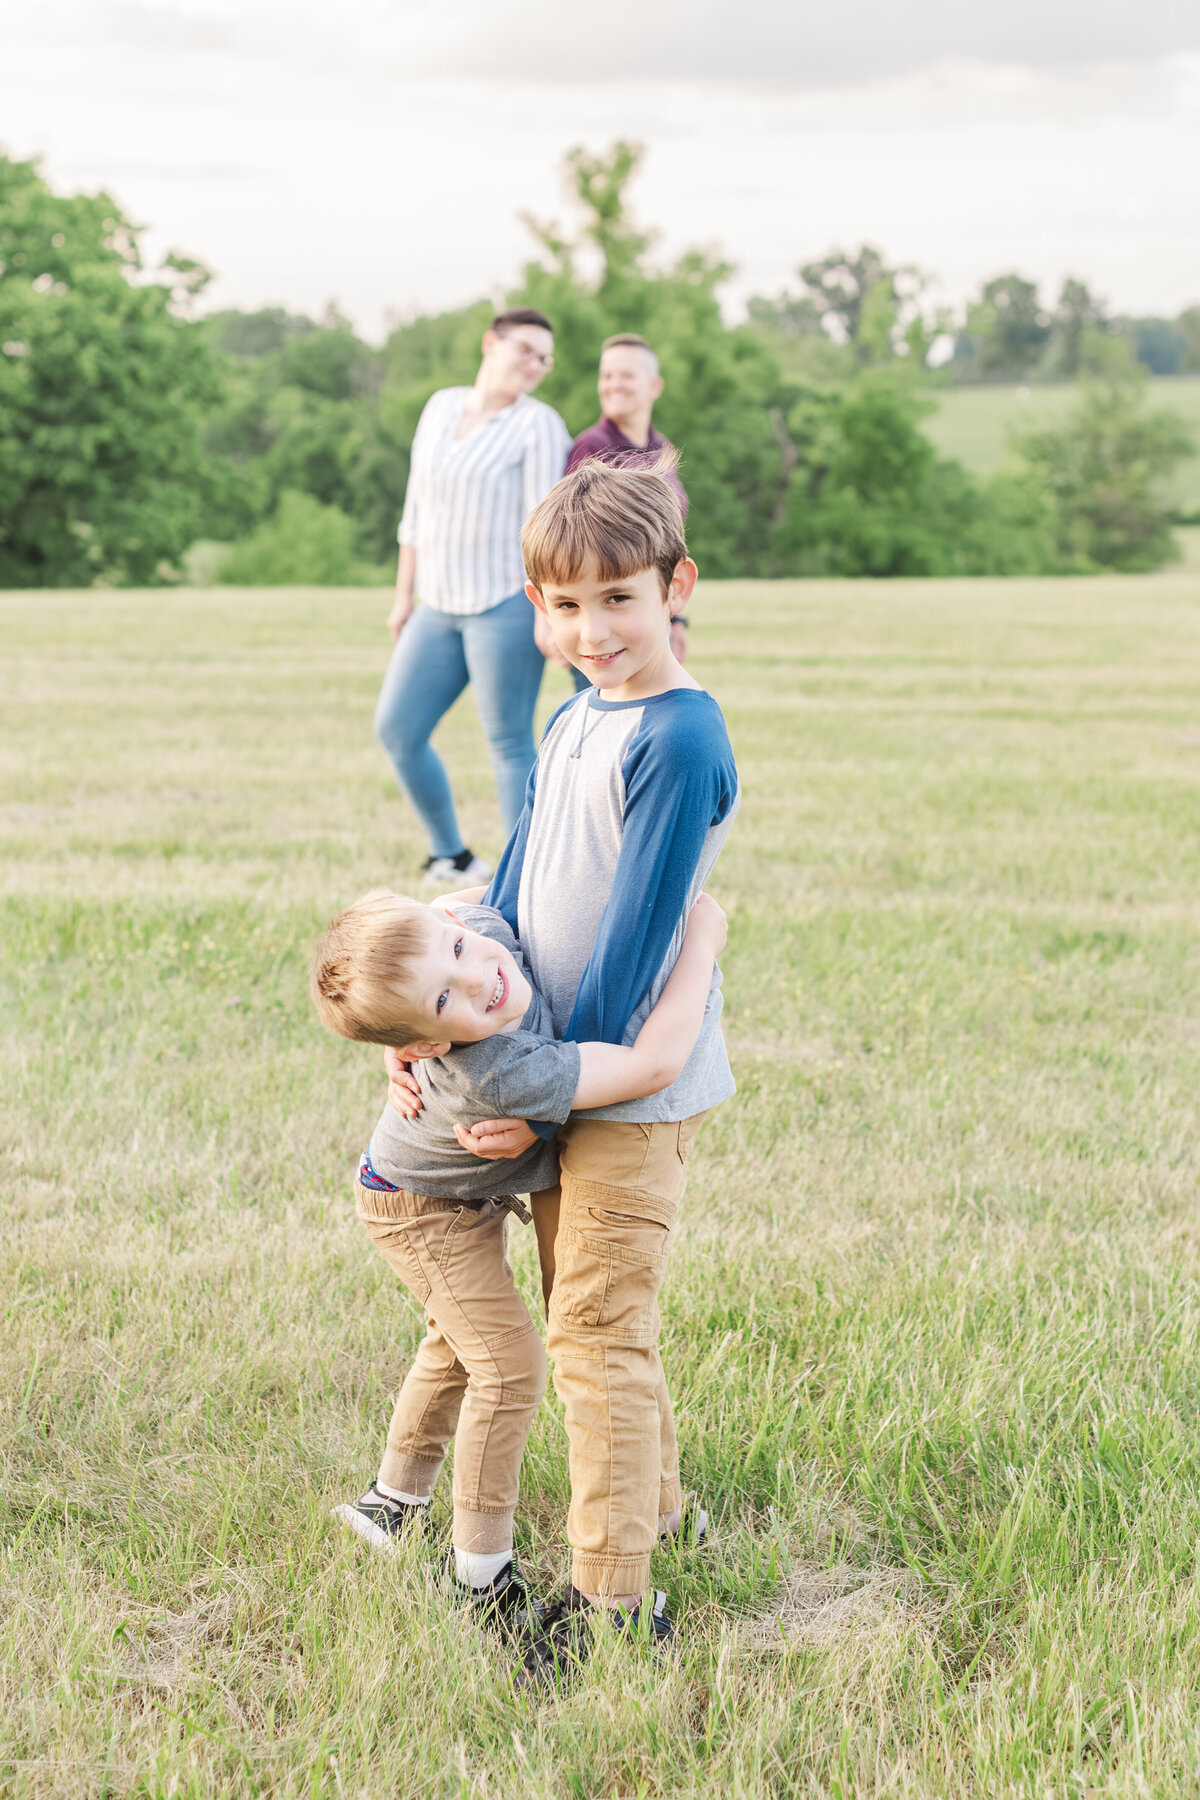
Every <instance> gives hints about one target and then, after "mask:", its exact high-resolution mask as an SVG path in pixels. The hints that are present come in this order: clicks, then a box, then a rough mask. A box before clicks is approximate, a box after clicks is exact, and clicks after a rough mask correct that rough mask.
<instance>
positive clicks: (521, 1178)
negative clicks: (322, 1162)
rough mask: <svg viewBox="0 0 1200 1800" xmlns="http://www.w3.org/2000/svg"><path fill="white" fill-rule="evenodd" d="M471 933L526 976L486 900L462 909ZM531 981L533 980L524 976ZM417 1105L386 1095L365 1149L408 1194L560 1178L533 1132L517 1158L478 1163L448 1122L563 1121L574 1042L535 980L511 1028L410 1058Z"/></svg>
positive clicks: (574, 1079)
mask: <svg viewBox="0 0 1200 1800" xmlns="http://www.w3.org/2000/svg"><path fill="white" fill-rule="evenodd" d="M455 912H456V916H457V917H458V918H460V919H461V920H462V922H463V924H464V925H465V926H467V928H468V929H469V930H471V931H477V932H479V934H480V936H481V937H486V938H491V939H492V940H493V942H495V943H497V944H503V946H504V948H505V949H506V950H508V951H510V952H511V954H512V955H513V957H514V958H515V959H516V962H517V966H518V968H519V969H520V971H521V973H522V975H524V976H525V978H526V980H529V979H530V978H529V968H528V965H527V964H526V962H525V958H524V956H523V955H522V953H521V946H520V944H519V943H518V942H517V940H516V938H515V937H514V936H513V933H512V931H511V930H510V929H509V927H508V925H506V924H505V922H504V919H503V918H502V917H501V915H500V914H499V913H498V912H494V911H493V910H492V908H491V907H490V906H460V907H457V908H456V909H455ZM530 986H531V987H533V983H532V981H530ZM416 1074H417V1079H418V1081H419V1082H420V1085H421V1098H422V1099H423V1100H424V1102H425V1105H424V1108H423V1109H422V1111H421V1112H419V1113H418V1114H417V1116H416V1118H415V1119H406V1118H404V1116H403V1115H402V1114H401V1113H398V1112H397V1111H396V1109H395V1107H394V1106H392V1105H391V1103H390V1102H389V1103H388V1105H387V1106H385V1107H384V1109H383V1115H382V1117H381V1118H380V1121H379V1123H378V1125H376V1127H375V1130H374V1132H373V1133H372V1135H371V1144H370V1148H369V1150H368V1152H367V1154H368V1155H369V1157H370V1158H371V1165H372V1167H373V1168H374V1169H375V1171H376V1173H377V1174H379V1175H382V1176H383V1179H384V1180H385V1181H390V1182H392V1183H393V1185H394V1186H396V1187H402V1188H407V1189H408V1190H409V1192H410V1193H414V1194H430V1195H432V1196H433V1198H434V1199H437V1200H488V1199H490V1198H491V1197H492V1195H493V1194H536V1193H538V1192H539V1191H540V1190H541V1189H542V1188H548V1187H554V1186H555V1184H556V1183H557V1181H558V1153H557V1151H556V1150H555V1148H554V1145H553V1142H549V1143H546V1142H543V1141H542V1140H541V1139H539V1140H538V1142H537V1143H536V1144H533V1145H531V1147H530V1148H529V1149H528V1150H523V1151H522V1153H521V1155H520V1156H514V1157H511V1158H507V1159H506V1160H505V1161H503V1162H485V1161H484V1159H483V1158H482V1157H480V1156H472V1155H471V1154H470V1152H469V1151H467V1150H464V1149H463V1148H462V1146H461V1145H460V1144H459V1142H458V1139H457V1138H456V1137H455V1135H454V1127H455V1126H456V1125H474V1124H475V1123H476V1122H477V1121H478V1120H479V1119H538V1120H543V1121H548V1122H551V1123H553V1124H556V1125H561V1124H562V1123H563V1122H564V1120H565V1119H567V1118H568V1116H569V1115H570V1111H571V1102H572V1100H573V1099H574V1098H575V1089H576V1088H577V1087H578V1085H579V1045H578V1044H562V1043H559V1042H558V1041H557V1040H556V1038H555V1036H554V1024H553V1021H552V1019H551V1017H550V1008H549V1007H548V1006H547V1005H546V1002H545V1001H544V1000H543V999H542V996H541V995H540V994H539V992H538V990H537V988H536V987H533V999H532V1000H531V1001H530V1003H529V1010H528V1012H527V1013H526V1014H525V1017H524V1018H523V1019H522V1020H521V1023H520V1025H519V1026H518V1027H517V1029H516V1031H501V1032H497V1034H496V1036H495V1037H490V1038H485V1039H484V1040H483V1042H482V1043H478V1044H456V1045H455V1047H454V1049H453V1050H451V1051H450V1052H449V1053H448V1054H447V1055H446V1056H437V1057H430V1058H429V1060H428V1061H426V1062H421V1063H417V1064H416Z"/></svg>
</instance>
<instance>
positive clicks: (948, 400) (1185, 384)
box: [925, 375, 1200, 512]
mask: <svg viewBox="0 0 1200 1800" xmlns="http://www.w3.org/2000/svg"><path fill="white" fill-rule="evenodd" d="M1074 393H1075V390H1074V388H1072V387H1070V386H1069V385H1067V384H1065V383H1064V384H1062V385H1061V386H1055V387H1037V386H1029V387H960V388H934V389H931V390H930V391H929V393H928V396H927V397H928V398H929V399H930V400H934V401H936V403H937V409H938V410H937V411H936V412H935V413H931V414H930V416H929V418H928V419H926V421H925V430H926V432H927V433H928V435H929V436H930V437H931V438H932V439H933V442H934V443H935V444H936V445H937V447H938V449H939V450H940V451H941V452H942V454H943V455H944V456H953V457H955V458H957V460H958V461H959V462H963V463H965V464H966V465H967V467H968V468H969V469H973V470H975V472H976V473H977V474H980V475H986V474H987V473H988V472H989V471H990V470H992V469H994V468H995V467H996V466H997V464H999V463H1001V462H1003V461H1004V458H1005V456H1006V455H1007V454H1008V435H1009V432H1010V431H1013V430H1024V429H1025V428H1026V427H1028V426H1031V425H1043V424H1048V425H1056V424H1058V423H1059V421H1060V420H1061V419H1062V417H1063V415H1064V413H1066V412H1067V410H1068V409H1069V407H1070V405H1071V401H1072V398H1073V396H1074ZM1149 397H1150V400H1151V402H1152V403H1153V404H1154V405H1155V406H1169V407H1172V408H1173V409H1174V410H1175V411H1176V412H1180V413H1182V414H1183V415H1184V417H1185V418H1186V419H1187V420H1189V422H1190V423H1191V425H1192V426H1193V428H1194V430H1195V435H1196V441H1197V443H1198V444H1200V376H1182V375H1180V376H1163V377H1159V378H1158V379H1156V380H1152V381H1151V382H1150V383H1149ZM1167 492H1168V495H1169V498H1170V500H1171V502H1172V504H1173V505H1175V506H1178V507H1180V508H1182V509H1185V510H1187V511H1189V512H1191V511H1193V510H1200V454H1197V455H1196V456H1194V457H1192V458H1190V460H1189V461H1188V462H1186V463H1184V464H1183V465H1182V466H1181V467H1180V468H1179V469H1178V470H1177V471H1176V473H1175V475H1174V477H1173V478H1172V480H1171V482H1170V484H1169V487H1168V490H1167Z"/></svg>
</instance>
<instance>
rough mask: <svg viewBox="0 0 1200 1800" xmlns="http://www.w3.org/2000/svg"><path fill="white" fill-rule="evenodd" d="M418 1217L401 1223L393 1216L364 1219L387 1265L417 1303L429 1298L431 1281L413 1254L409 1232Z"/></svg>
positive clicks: (372, 1239)
mask: <svg viewBox="0 0 1200 1800" xmlns="http://www.w3.org/2000/svg"><path fill="white" fill-rule="evenodd" d="M421 1223H422V1221H420V1220H416V1219H413V1220H409V1221H408V1222H407V1223H405V1224H401V1223H400V1222H399V1220H396V1219H386V1220H385V1219H364V1220H363V1224H364V1225H365V1226H366V1228H367V1235H368V1237H369V1238H370V1240H371V1242H372V1243H373V1244H374V1246H375V1248H376V1249H377V1250H378V1252H379V1254H380V1256H382V1257H383V1259H384V1261H385V1262H386V1263H387V1265H388V1267H389V1269H391V1270H392V1271H393V1273H394V1274H396V1275H398V1276H399V1277H400V1279H401V1281H402V1282H403V1283H404V1285H405V1287H406V1288H407V1289H408V1291H409V1293H410V1294H413V1295H414V1296H415V1297H416V1299H417V1300H419V1301H420V1303H421V1305H422V1306H424V1305H425V1302H426V1301H427V1300H428V1299H429V1295H430V1292H431V1287H432V1284H431V1282H430V1280H429V1277H428V1276H427V1275H426V1273H425V1270H424V1268H423V1266H422V1263H421V1258H420V1257H419V1256H418V1255H417V1251H416V1247H415V1245H414V1243H413V1238H412V1232H413V1228H414V1226H416V1227H418V1228H419V1226H420V1224H421Z"/></svg>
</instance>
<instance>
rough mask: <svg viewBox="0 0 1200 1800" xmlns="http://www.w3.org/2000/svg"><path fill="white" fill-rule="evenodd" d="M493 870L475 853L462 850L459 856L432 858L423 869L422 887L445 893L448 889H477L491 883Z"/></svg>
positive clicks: (429, 858) (426, 861) (427, 860)
mask: <svg viewBox="0 0 1200 1800" xmlns="http://www.w3.org/2000/svg"><path fill="white" fill-rule="evenodd" d="M491 875H492V869H491V864H490V863H485V862H484V860H483V858H482V857H481V856H476V855H475V853H474V851H471V850H460V851H459V853H458V855H457V856H430V857H427V858H426V859H425V863H424V866H423V867H422V869H421V886H422V887H423V888H434V889H438V890H440V891H442V892H445V890H446V889H447V888H455V887H475V886H477V885H478V883H479V882H481V881H490V879H491Z"/></svg>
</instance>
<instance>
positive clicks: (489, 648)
mask: <svg viewBox="0 0 1200 1800" xmlns="http://www.w3.org/2000/svg"><path fill="white" fill-rule="evenodd" d="M553 363H554V333H553V328H552V327H551V324H550V321H549V319H547V318H545V317H544V315H543V314H542V313H539V312H534V311H533V310H532V308H527V307H520V308H515V309H513V310H512V311H509V312H503V313H500V314H499V315H498V316H497V317H496V318H495V319H493V320H492V323H491V325H490V326H489V327H488V329H487V330H486V331H485V332H484V334H483V360H482V362H481V364H480V367H479V373H478V375H477V376H476V378H475V385H474V387H469V388H442V389H441V390H440V391H439V392H438V393H436V394H434V395H433V396H432V398H431V399H430V400H429V401H428V403H427V404H426V407H425V410H424V412H423V413H422V414H421V418H420V422H419V424H418V425H417V431H416V436H415V437H414V439H413V448H412V467H411V471H410V474H409V480H408V491H407V493H406V495H405V499H404V516H403V518H402V519H401V521H400V530H399V534H398V535H399V539H400V566H399V569H398V570H397V573H396V603H395V605H394V606H393V607H392V610H391V612H390V614H389V615H388V628H389V630H390V631H391V634H392V637H393V639H394V640H395V643H396V648H395V650H394V652H393V654H392V660H391V663H390V664H389V666H388V672H387V674H386V676H385V677H384V682H383V689H382V691H381V693H380V696H379V704H378V706H377V708H376V710H375V734H376V736H377V737H378V739H379V741H380V743H381V744H382V745H383V746H384V749H385V750H386V751H387V752H388V755H389V756H390V757H391V759H392V762H393V764H394V765H395V769H396V774H397V777H398V779H399V781H400V783H401V785H402V787H403V788H404V789H405V791H406V793H407V794H408V796H409V799H410V800H411V801H412V803H413V805H414V806H415V807H416V809H417V811H418V813H419V814H420V815H421V819H422V821H423V822H424V825H425V829H426V831H427V832H428V834H429V847H430V854H429V857H428V860H427V861H426V863H425V878H426V880H427V882H428V883H429V884H430V885H431V886H432V885H439V886H445V885H446V884H447V883H453V882H457V883H458V884H459V885H461V884H462V882H463V881H464V880H466V881H468V882H475V881H482V880H484V879H485V878H486V876H487V875H489V874H490V873H491V871H490V869H488V867H487V865H486V864H485V863H483V862H482V861H481V860H480V858H479V857H477V856H474V855H473V854H472V852H471V851H470V850H469V849H468V848H467V846H466V845H465V844H464V843H463V840H462V834H461V832H460V831H459V828H458V819H457V817H456V815H455V811H454V800H453V797H452V795H451V792H450V783H449V781H448V780H447V777H446V771H445V768H444V766H443V764H442V760H441V758H440V757H439V756H438V754H437V752H436V751H435V750H434V748H433V746H432V744H431V743H430V741H429V739H430V736H431V734H432V733H433V731H434V729H435V727H436V726H437V724H438V721H439V720H440V719H441V718H442V717H443V715H444V714H445V713H446V712H448V711H449V709H450V707H451V706H453V704H454V702H455V701H456V700H457V699H458V696H459V695H460V694H461V693H462V691H463V689H464V688H465V687H466V686H467V684H468V682H470V683H471V684H472V686H473V687H474V689H475V703H476V705H477V707H478V709H479V717H480V722H481V723H482V725H483V729H484V733H485V735H486V737H487V740H488V744H489V746H490V748H491V752H492V763H493V766H494V768H495V771H496V787H497V790H498V793H499V798H500V812H501V816H502V818H503V821H504V829H505V832H506V833H507V832H509V831H511V830H512V827H513V826H514V825H515V823H516V821H517V819H518V818H519V817H520V814H521V808H522V806H523V805H524V801H525V782H526V779H527V777H528V775H529V771H530V769H531V768H532V767H533V760H534V743H533V709H534V705H535V703H536V701H537V692H538V687H539V685H540V682H541V676H542V668H543V661H542V653H541V651H540V650H539V649H538V647H537V645H536V644H535V642H534V636H533V608H532V606H530V604H529V601H528V600H527V599H526V597H525V568H524V564H523V562H522V560H521V526H522V525H523V523H524V521H525V519H526V518H527V517H528V515H529V514H530V512H532V510H533V508H534V507H535V506H536V505H537V503H538V501H539V500H541V499H542V497H543V496H544V495H545V494H546V493H548V492H549V490H550V488H552V487H553V486H554V483H555V482H556V481H557V480H558V479H559V477H560V476H561V474H562V472H563V467H564V465H565V463H566V460H567V450H568V447H569V444H570V438H569V436H568V433H567V428H566V426H565V425H564V424H563V422H562V420H561V419H560V418H559V416H558V414H557V413H556V412H555V411H554V409H553V407H550V406H546V405H544V404H543V403H542V402H541V401H540V400H534V399H533V398H532V394H533V390H534V388H536V387H537V385H538V383H539V381H541V379H542V376H543V375H544V374H545V372H546V370H547V369H549V368H551V367H552V366H553ZM418 594H419V595H420V599H421V605H420V606H419V607H416V608H415V609H414V600H415V597H416V595H418Z"/></svg>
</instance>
